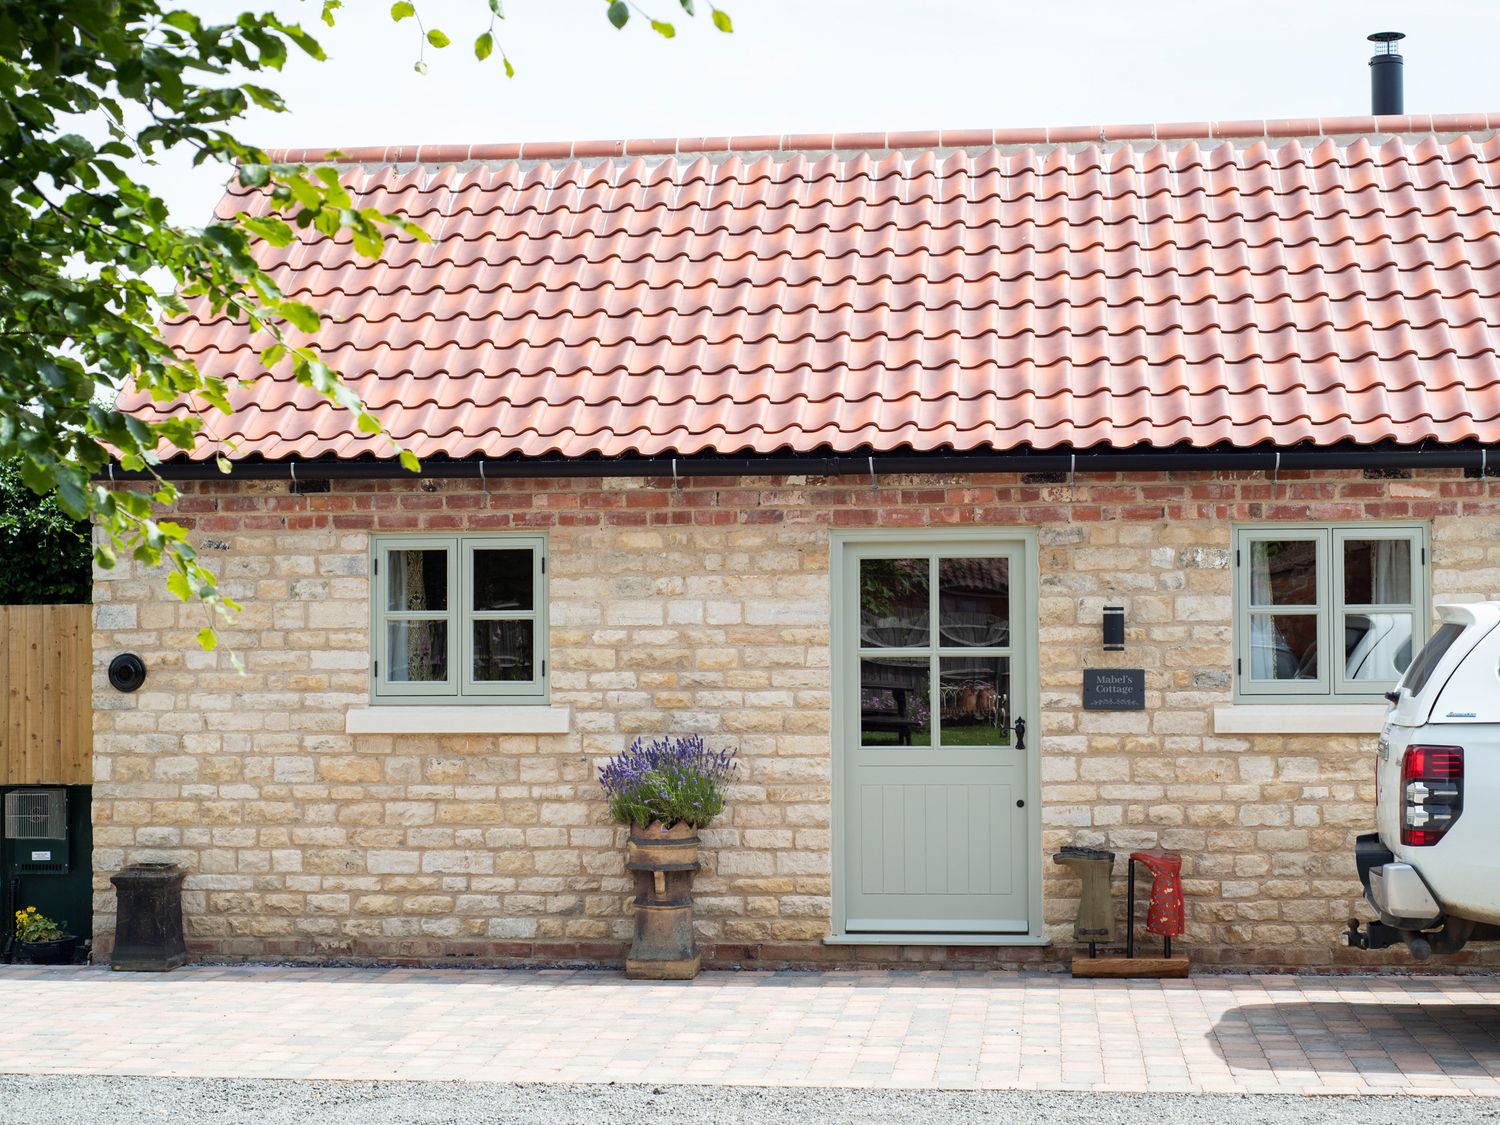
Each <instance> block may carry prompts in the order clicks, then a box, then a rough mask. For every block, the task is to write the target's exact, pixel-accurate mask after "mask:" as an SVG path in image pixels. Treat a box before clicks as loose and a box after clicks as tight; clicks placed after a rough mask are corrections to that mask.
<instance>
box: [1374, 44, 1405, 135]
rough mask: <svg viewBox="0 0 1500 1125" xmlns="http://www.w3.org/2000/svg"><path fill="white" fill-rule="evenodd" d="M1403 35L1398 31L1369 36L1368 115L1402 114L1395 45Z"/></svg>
mask: <svg viewBox="0 0 1500 1125" xmlns="http://www.w3.org/2000/svg"><path fill="white" fill-rule="evenodd" d="M1405 38H1406V36H1405V35H1403V34H1402V33H1401V32H1399V31H1377V32H1376V33H1375V34H1374V35H1371V36H1370V37H1369V39H1370V42H1371V43H1374V44H1375V53H1374V54H1373V55H1371V56H1370V112H1371V113H1373V114H1375V116H1377V117H1384V116H1386V115H1388V114H1392V113H1405V112H1406V91H1405V82H1404V81H1403V79H1402V74H1401V72H1402V69H1403V65H1404V64H1403V60H1402V58H1401V53H1400V52H1399V51H1398V50H1397V49H1396V45H1397V44H1398V43H1400V42H1401V40H1403V39H1405Z"/></svg>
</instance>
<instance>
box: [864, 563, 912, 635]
mask: <svg viewBox="0 0 1500 1125" xmlns="http://www.w3.org/2000/svg"><path fill="white" fill-rule="evenodd" d="M928 570H929V566H928V562H927V560H926V559H861V560H860V562H859V643H860V644H861V645H863V646H865V647H866V648H907V647H912V646H915V645H925V644H927V643H928V621H927V619H928V616H929V614H928V599H927V590H928Z"/></svg>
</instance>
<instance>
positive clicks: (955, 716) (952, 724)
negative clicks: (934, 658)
mask: <svg viewBox="0 0 1500 1125" xmlns="http://www.w3.org/2000/svg"><path fill="white" fill-rule="evenodd" d="M938 695H939V697H940V707H939V714H940V716H941V718H940V719H939V721H940V723H941V724H942V728H941V729H942V739H941V741H942V744H943V745H944V746H1009V745H1010V659H1009V658H1008V657H1004V656H975V657H964V656H956V657H950V656H945V657H943V658H941V659H940V660H939V661H938Z"/></svg>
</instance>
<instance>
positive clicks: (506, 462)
mask: <svg viewBox="0 0 1500 1125" xmlns="http://www.w3.org/2000/svg"><path fill="white" fill-rule="evenodd" d="M279 158H280V159H283V160H288V161H303V160H308V161H311V160H325V159H336V160H337V161H338V166H339V168H340V171H341V173H342V175H343V181H344V183H345V184H346V185H347V186H348V187H349V189H350V190H351V191H352V192H353V193H354V194H355V195H356V197H357V199H358V201H359V204H360V205H362V206H375V207H379V208H381V209H382V210H401V211H404V212H406V213H407V214H408V215H410V216H411V217H413V218H415V219H416V220H418V221H419V222H421V223H422V225H423V226H424V227H425V228H426V230H427V231H429V232H430V233H431V235H432V242H431V244H430V245H421V244H418V243H415V242H413V241H402V242H400V243H398V244H394V245H392V246H391V248H390V250H389V253H388V254H387V255H386V257H385V258H384V260H382V261H380V262H378V263H370V262H366V261H361V260H360V259H358V258H357V257H356V256H355V255H354V254H353V252H352V248H351V247H350V246H349V245H347V244H345V243H344V242H337V243H335V242H330V241H325V240H322V239H320V238H316V237H312V236H304V237H303V239H302V240H301V241H300V242H297V243H295V244H293V245H292V246H290V247H288V248H287V249H285V250H275V249H271V248H262V250H261V251H260V252H261V254H262V255H263V259H264V260H265V261H267V262H269V263H271V264H272V268H273V269H274V272H275V273H276V275H277V277H278V278H279V279H280V281H281V284H282V285H283V287H284V289H285V290H286V291H287V292H288V293H290V294H293V295H295V296H298V297H299V298H302V299H304V300H308V301H310V302H313V303H315V304H318V305H320V306H321V307H323V308H324V309H326V310H327V311H329V312H330V313H331V314H332V316H333V321H332V323H331V324H330V325H329V326H328V327H327V328H326V329H325V330H324V331H323V332H322V333H321V334H320V335H319V337H318V339H319V341H320V343H321V346H322V348H323V349H324V351H325V353H326V355H327V356H328V357H329V359H330V361H331V362H332V363H334V364H335V365H336V366H337V367H338V368H339V369H340V370H341V371H342V372H343V373H344V374H345V375H346V377H347V378H348V380H349V381H350V383H351V384H352V385H353V386H354V387H356V388H357V389H358V390H359V392H360V393H361V394H362V395H363V396H364V398H365V399H366V401H367V402H368V403H369V404H370V405H371V407H372V408H373V410H374V412H375V413H376V414H377V415H378V416H379V417H380V418H381V419H382V420H383V421H384V424H385V425H386V427H387V429H388V431H389V433H390V434H391V435H392V436H393V437H394V438H395V439H396V440H398V441H399V442H400V443H402V445H404V446H405V447H406V448H408V449H411V450H412V451H414V452H415V453H416V454H418V455H419V456H420V457H421V459H422V462H423V471H422V473H421V475H420V476H413V475H411V474H409V473H407V472H405V471H403V470H402V469H401V468H400V467H399V465H398V464H397V463H396V462H395V460H393V458H392V455H391V447H390V445H389V443H388V442H387V441H386V440H385V439H384V438H372V437H370V436H368V435H365V434H361V433H359V432H357V431H356V429H355V428H354V427H353V425H352V420H351V419H350V418H349V417H348V416H347V415H345V414H342V413H340V412H338V411H336V410H334V409H333V408H331V407H330V406H329V405H327V404H326V403H325V402H323V401H322V400H321V399H319V398H318V397H317V396H316V395H314V394H313V393H311V392H309V391H308V390H306V389H304V388H302V387H299V386H297V385H295V383H293V382H292V381H290V380H289V378H288V377H287V376H286V375H285V373H283V372H281V371H279V370H277V371H270V372H267V371H264V370H262V369H261V367H260V366H259V361H258V358H257V356H258V347H257V345H256V342H255V341H253V340H252V339H251V338H249V336H248V335H247V333H246V331H245V330H244V328H243V327H242V326H239V325H236V324H234V323H231V322H230V321H228V320H226V319H214V318H212V317H211V316H210V314H209V313H208V312H207V311H206V310H199V311H198V313H197V314H196V315H193V316H189V317H188V318H186V319H184V320H183V321H181V322H180V323H176V324H174V325H172V326H170V327H169V329H168V334H169V338H170V340H171V342H172V343H173V344H174V345H175V346H177V347H179V348H180V349H182V350H183V352H185V353H186V354H189V355H192V356H193V357H195V358H196V359H197V361H198V362H199V364H200V365H202V367H203V368H204V369H205V370H206V371H208V372H211V373H213V374H218V375H223V376H226V377H228V378H230V379H231V380H233V383H234V390H233V396H232V397H233V399H234V402H235V404H236V413H235V414H234V416H233V419H232V420H229V421H224V420H220V421H217V422H211V423H210V426H209V429H210V431H211V434H212V437H213V443H209V442H207V441H206V442H205V444H204V445H203V446H202V447H201V448H199V449H198V450H196V451H195V452H194V453H193V454H192V455H190V456H182V457H179V458H175V459H173V460H171V461H169V462H168V463H167V465H166V472H167V474H168V475H170V476H172V477H173V478H175V479H176V480H178V481H180V482H181V487H182V492H183V498H182V501H181V506H180V510H179V512H178V516H179V518H181V519H182V520H183V521H185V522H187V523H189V524H190V526H191V527H192V530H193V536H194V541H195V542H196V543H197V545H198V546H199V548H200V549H201V550H202V551H203V552H204V553H205V554H206V555H207V556H208V557H209V558H210V559H211V560H212V561H213V564H214V566H215V567H216V569H217V570H218V572H219V573H220V574H221V575H222V576H223V579H224V585H225V587H226V589H227V590H228V591H229V592H230V593H232V594H233V595H234V596H236V597H237V598H239V599H240V600H241V601H243V603H244V610H243V612H242V613H241V614H240V615H239V617H238V620H237V621H236V623H235V624H234V625H233V627H232V628H230V629H228V630H227V631H226V632H225V634H224V638H223V648H222V649H221V651H218V652H203V651H201V650H199V649H198V648H197V646H196V645H195V643H194V640H193V636H194V634H195V632H196V631H197V629H198V628H199V626H200V624H201V619H200V614H199V611H198V610H196V609H195V608H193V607H191V606H184V605H181V604H180V603H178V602H176V601H175V599H173V598H172V597H171V596H170V595H169V594H168V593H167V592H166V590H165V588H164V586H163V584H162V582H161V581H160V578H159V576H158V575H155V574H152V573H148V572H144V571H142V570H141V569H140V568H131V567H129V566H122V567H121V568H120V569H118V570H116V571H113V572H101V573H99V574H98V575H97V583H96V586H95V597H94V601H95V607H96V610H95V634H94V635H95V643H96V648H97V652H96V665H97V666H98V667H100V668H102V667H103V665H104V664H106V663H107V662H108V660H109V659H110V658H111V657H113V656H114V655H116V654H118V653H121V652H134V653H137V654H139V655H140V656H141V657H142V658H143V659H144V661H145V664H146V666H147V669H148V677H147V680H146V682H145V684H144V686H143V687H142V688H141V689H140V690H139V691H137V692H134V693H122V692H119V691H117V690H115V689H113V688H111V687H110V686H109V685H108V683H107V681H106V680H105V678H104V677H103V675H102V674H100V675H99V676H98V678H97V680H96V684H95V695H94V699H95V706H96V715H95V719H96V735H95V747H94V752H95V773H94V776H95V787H94V805H93V815H94V836H93V839H94V859H95V870H96V875H95V879H96V888H97V895H96V904H95V920H96V921H95V927H96V944H97V948H98V951H99V953H100V954H102V955H104V956H107V954H108V951H109V944H110V934H111V929H112V924H113V911H114V898H113V895H112V893H111V890H110V888H109V885H108V883H107V877H108V875H109V873H111V872H113V871H116V870H118V869H119V868H120V867H121V866H122V865H123V864H125V863H129V862H133V861H138V860H146V859H153V860H161V859H168V860H174V861H176V862H178V863H180V864H182V865H184V866H185V867H186V868H187V870H188V871H189V875H188V878H187V881H186V891H185V908H186V913H187V925H188V931H189V935H190V943H191V947H192V949H193V951H194V952H195V953H196V954H198V955H200V956H204V957H212V958H268V957H275V958H302V959H308V960H314V961H315V960H319V959H340V960H343V959H349V958H357V959H358V958H363V959H396V958H410V959H420V960H424V961H435V962H436V961H446V960H454V959H471V960H477V961H485V962H495V963H506V962H514V963H519V962H533V963H547V962H559V961H567V962H579V961H582V962H587V963H602V964H616V963H618V962H619V961H620V959H621V957H622V955H623V951H624V947H625V945H626V943H627V942H628V939H629V934H630V914H629V911H630V907H629V886H630V884H629V881H628V880H627V878H626V872H625V871H624V868H623V862H622V854H621V849H620V833H619V832H617V831H616V830H615V829H614V828H613V827H612V826H611V825H610V824H609V822H608V819H607V816H606V814H605V809H604V804H603V802H602V800H601V799H600V797H599V794H598V792H597V787H596V785H595V781H594V776H595V771H596V765H597V762H598V761H599V759H600V758H601V757H602V756H604V755H607V754H610V753H613V752H616V751H618V750H619V749H621V748H622V747H623V746H625V745H626V744H628V742H629V741H630V740H631V739H632V738H633V737H635V736H636V735H640V734H655V733H661V732H683V733H688V732H696V733H701V734H703V735H705V736H706V737H707V738H708V739H709V741H710V742H711V743H712V744H714V745H721V746H722V745H733V746H735V747H737V748H738V751H739V756H740V761H741V776H740V781H739V783H738V784H737V785H736V787H735V790H734V792H733V796H732V800H731V802H730V807H729V808H728V810H727V812H726V814H725V816H724V817H723V819H722V821H721V822H720V824H719V826H717V827H716V828H715V829H713V830H711V831H710V832H708V833H706V843H707V848H706V856H705V860H706V869H705V871H704V872H703V873H702V875H701V876H700V878H699V883H698V887H699V892H700V898H699V932H700V936H701V938H702V939H703V941H704V943H705V947H706V958H705V960H706V963H708V964H717V965H728V966H744V965H804V964H838V963H856V962H857V963H875V964H896V963H901V962H913V961H914V962H922V963H926V964H943V965H955V966H957V965H972V964H986V965H1003V964H1016V963H1022V962H1040V961H1047V960H1054V959H1057V958H1059V957H1060V956H1061V950H1062V949H1064V948H1065V947H1066V946H1067V944H1068V942H1069V941H1070V940H1071V920H1072V917H1073V910H1074V905H1075V902H1076V898H1077V893H1078V884H1077V882H1076V879H1074V878H1073V876H1072V875H1071V874H1070V873H1069V871H1068V870H1067V869H1065V868H1063V867H1062V866H1059V865H1055V864H1053V863H1051V862H1050V856H1051V854H1052V853H1053V852H1054V851H1055V850H1056V849H1057V848H1058V847H1059V846H1060V845H1063V844H1066V843H1076V844H1083V845H1095V846H1107V847H1111V848H1114V849H1116V850H1120V851H1128V850H1129V849H1132V848H1137V847H1143V846H1158V845H1159V846H1165V847H1169V848H1173V849H1177V850H1179V851H1181V852H1182V853H1183V856H1184V875H1185V886H1186V892H1187V897H1188V936H1187V944H1188V945H1189V946H1190V947H1191V949H1192V951H1193V956H1194V958H1195V959H1196V960H1198V961H1199V962H1200V963H1207V964H1218V965H1226V966H1265V967H1286V966H1298V965H1315V966H1328V965H1336V964H1340V963H1350V962H1352V961H1353V959H1354V955H1353V954H1351V953H1350V952H1349V951H1347V950H1344V949H1341V948H1340V946H1341V930H1342V929H1343V926H1344V923H1345V920H1346V919H1347V918H1348V917H1350V916H1351V915H1353V914H1356V913H1359V912H1360V911H1361V909H1362V907H1361V904H1360V901H1359V884H1358V881H1357V879H1356V877H1355V873H1354V869H1353V864H1352V858H1351V852H1352V846H1353V839H1354V837H1355V835H1357V834H1358V833H1359V832H1361V831H1365V830H1368V826H1369V824H1370V822H1371V817H1372V809H1373V803H1374V774H1373V770H1372V759H1373V741H1374V740H1373V735H1374V733H1375V732H1376V731H1377V730H1378V729H1379V726H1380V722H1381V715H1382V709H1383V700H1382V694H1383V693H1384V692H1385V691H1387V690H1389V689H1390V688H1391V687H1392V686H1393V684H1394V681H1395V679H1396V678H1397V676H1398V675H1399V673H1400V671H1401V670H1402V669H1403V668H1404V667H1405V666H1406V665H1407V663H1408V662H1409V661H1410V659H1411V655H1412V652H1413V651H1414V649H1416V648H1418V647H1419V646H1420V645H1421V643H1422V641H1423V639H1424V638H1425V637H1426V635H1427V634H1428V632H1429V630H1430V629H1431V628H1432V610H1431V607H1432V604H1433V602H1434V600H1463V599H1477V598H1484V597H1493V596H1497V595H1500V519H1497V515H1500V490H1497V489H1496V487H1495V486H1494V485H1492V484H1491V483H1490V481H1491V480H1492V479H1493V477H1494V474H1495V473H1496V472H1500V456H1497V457H1495V458H1491V457H1490V456H1489V450H1490V447H1491V445H1492V444H1493V443H1495V442H1496V441H1500V363H1497V357H1496V343H1497V336H1496V333H1497V331H1500V194H1497V193H1500V138H1497V136H1496V135H1495V134H1494V133H1493V132H1492V131H1491V123H1490V120H1489V119H1487V118H1486V117H1485V116H1483V115H1478V116H1473V117H1455V118H1446V119H1444V118H1426V117H1422V118H1418V117H1394V118H1391V117H1387V118H1379V119H1375V118H1359V119H1347V120H1329V119H1323V120H1322V121H1321V122H1319V121H1290V122H1248V123H1234V124H1215V125H1209V124H1206V123H1205V124H1193V125H1185V126H1172V127H1167V126H1159V127H1156V128H1144V129H1143V128H1130V129H1123V130H1122V129H1115V128H1103V129H1101V128H1095V127H1090V128H1082V129H1054V130H1050V131H1038V132H1011V131H1004V130H1000V131H993V132H992V131H990V130H982V131H967V132H961V133H953V132H944V133H941V134H937V133H933V134H889V135H882V134H875V135H865V134H860V135H855V136H833V137H830V136H800V137H799V136H789V137H751V138H733V139H725V138H686V139H682V140H677V141H649V142H637V141H630V142H619V143H607V144H581V143H580V144H545V145H535V144H527V145H524V146H515V145H511V146H504V145H502V146H492V147H481V146H475V147H473V148H463V147H460V148H447V147H442V148H421V149H416V148H392V149H385V150H380V149H376V150H367V151H356V152H351V153H348V154H345V155H338V156H333V155H330V154H326V153H316V152H302V151H291V152H286V153H282V154H279ZM266 205H267V204H266V201H265V199H264V197H262V196H260V195H257V194H255V193H254V192H244V191H240V190H239V189H237V188H236V189H231V191H230V194H229V195H227V196H226V198H225V199H224V201H223V203H222V204H221V207H220V214H224V215H227V214H230V213H232V212H233V211H234V210H236V209H240V208H250V209H262V208H264V207H265V206H266ZM125 403H126V405H127V406H128V408H130V409H132V410H137V411H140V412H142V413H143V414H144V413H151V412H157V411H160V410H164V409H179V408H178V407H173V408H168V407H162V406H159V405H156V404H152V403H150V402H148V401H142V400H138V399H132V398H129V397H127V398H126V400H125ZM219 452H227V453H228V454H229V455H230V456H231V458H232V459H233V461H234V462H235V469H234V472H233V474H232V475H230V476H228V477H223V476H221V475H220V474H219V473H218V471H217V470H216V468H215V467H214V464H213V457H214V455H215V454H216V453H219ZM1492 461H1493V464H1492V463H1491V462H1492ZM1106 607H1118V609H1117V610H1115V611H1114V612H1112V613H1111V614H1110V616H1111V618H1112V619H1113V620H1114V621H1116V622H1119V621H1120V620H1121V619H1123V628H1122V629H1120V628H1118V627H1117V628H1116V629H1115V630H1113V632H1114V633H1115V634H1117V635H1114V636H1110V637H1109V643H1106V632H1105V627H1104V620H1105V616H1106V613H1105V611H1106ZM225 650H228V651H232V652H234V653H237V654H238V655H239V657H240V658H241V660H242V661H243V665H244V670H243V672H239V671H236V670H235V668H234V667H233V666H232V664H231V661H230V658H229V656H228V655H227V652H226V651H225ZM1100 672H1103V673H1107V674H1105V675H1100V674H1099V673H1100ZM1086 682H1087V683H1088V685H1089V689H1088V691H1087V693H1086V692H1085V684H1086ZM1122 866H1123V861H1122ZM1383 956H1386V957H1387V958H1388V959H1391V960H1399V959H1400V958H1401V957H1403V956H1404V955H1402V954H1396V953H1389V954H1386V955H1383ZM1468 956H1473V955H1472V954H1470V955H1468ZM1359 963H1360V964H1368V963H1369V957H1368V955H1367V956H1366V957H1365V959H1364V960H1361V961H1360V962H1359Z"/></svg>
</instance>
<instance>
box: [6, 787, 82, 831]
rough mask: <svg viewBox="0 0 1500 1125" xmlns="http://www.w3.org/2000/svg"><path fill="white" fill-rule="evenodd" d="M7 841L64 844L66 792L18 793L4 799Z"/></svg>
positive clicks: (27, 791) (66, 816)
mask: <svg viewBox="0 0 1500 1125" xmlns="http://www.w3.org/2000/svg"><path fill="white" fill-rule="evenodd" d="M5 838H6V839H7V840H66V839H67V838H68V803H67V791H66V790H63V789H21V790H12V791H11V792H9V793H7V794H6V795H5Z"/></svg>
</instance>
